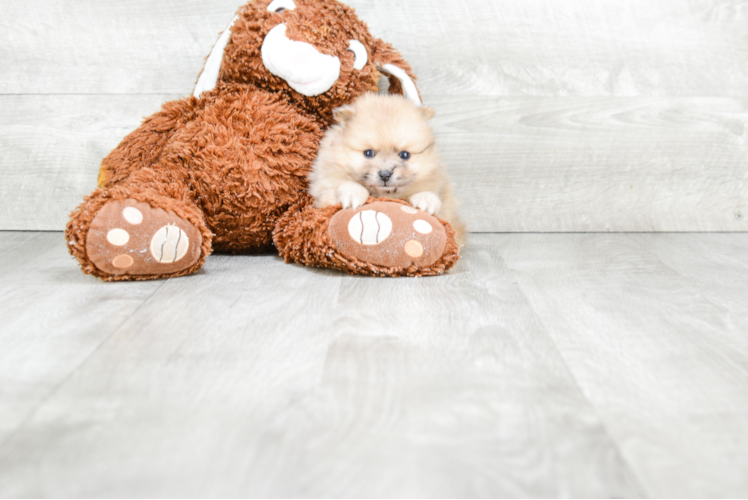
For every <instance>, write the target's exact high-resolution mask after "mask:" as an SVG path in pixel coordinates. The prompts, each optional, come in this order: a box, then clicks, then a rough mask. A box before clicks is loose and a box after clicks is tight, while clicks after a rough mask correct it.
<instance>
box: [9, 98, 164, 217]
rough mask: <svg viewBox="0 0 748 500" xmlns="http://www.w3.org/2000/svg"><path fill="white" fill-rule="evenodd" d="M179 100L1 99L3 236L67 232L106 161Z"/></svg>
mask: <svg viewBox="0 0 748 500" xmlns="http://www.w3.org/2000/svg"><path fill="white" fill-rule="evenodd" d="M177 97H178V96H173V95H153V96H150V95H149V96H83V95H81V96H59V95H44V96H29V95H18V96H0V108H2V110H3V113H2V114H0V199H2V203H0V229H4V230H28V229H34V230H62V229H63V228H64V227H65V223H66V222H67V219H68V214H70V212H71V211H72V210H73V209H74V208H75V207H76V206H78V204H80V203H81V202H82V201H83V196H85V195H88V194H89V193H90V192H91V191H92V190H93V189H94V188H95V187H96V177H97V174H98V171H99V165H100V164H101V160H102V159H103V158H104V157H105V156H106V155H107V154H108V153H109V151H111V150H112V149H113V148H114V147H115V146H117V144H119V142H120V141H121V140H122V139H123V138H124V137H125V136H126V135H127V134H129V133H130V132H131V131H132V130H134V129H135V128H136V127H137V126H138V125H140V123H141V122H142V120H143V117H145V116H148V115H150V114H153V113H155V112H156V111H158V110H159V109H160V107H161V103H162V102H163V101H166V100H169V99H175V98H177Z"/></svg>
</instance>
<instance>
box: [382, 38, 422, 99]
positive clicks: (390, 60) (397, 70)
mask: <svg viewBox="0 0 748 500" xmlns="http://www.w3.org/2000/svg"><path fill="white" fill-rule="evenodd" d="M374 61H375V62H376V65H377V69H378V70H379V71H380V72H381V73H384V74H386V75H387V78H388V79H389V81H390V93H392V94H402V95H404V96H405V97H407V98H408V99H410V100H411V101H413V102H414V103H416V105H418V106H422V105H423V102H422V101H421V94H420V93H419V92H418V87H416V82H415V81H416V77H415V75H414V74H413V70H412V69H411V68H410V64H408V63H407V62H406V61H405V59H403V56H401V55H400V53H399V52H398V51H397V50H396V49H395V48H394V47H393V46H392V45H390V44H389V43H386V42H383V41H382V40H377V41H376V44H375V48H374Z"/></svg>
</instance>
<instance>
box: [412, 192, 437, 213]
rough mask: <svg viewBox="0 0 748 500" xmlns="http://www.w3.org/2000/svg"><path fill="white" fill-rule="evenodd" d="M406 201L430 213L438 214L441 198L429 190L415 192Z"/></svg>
mask: <svg viewBox="0 0 748 500" xmlns="http://www.w3.org/2000/svg"><path fill="white" fill-rule="evenodd" d="M408 201H409V202H410V204H411V205H413V206H414V207H416V208H417V209H419V210H423V211H424V212H428V213H429V214H431V215H436V214H438V213H439V210H441V209H442V200H440V199H439V197H438V196H437V195H436V194H434V193H432V192H431V191H423V192H422V193H416V194H414V195H413V196H411V197H410V199H409V200H408Z"/></svg>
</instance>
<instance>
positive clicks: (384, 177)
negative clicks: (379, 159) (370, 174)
mask: <svg viewBox="0 0 748 500" xmlns="http://www.w3.org/2000/svg"><path fill="white" fill-rule="evenodd" d="M391 177H392V172H390V171H389V170H380V171H379V178H380V179H382V182H387V181H388V180H390V178H391Z"/></svg>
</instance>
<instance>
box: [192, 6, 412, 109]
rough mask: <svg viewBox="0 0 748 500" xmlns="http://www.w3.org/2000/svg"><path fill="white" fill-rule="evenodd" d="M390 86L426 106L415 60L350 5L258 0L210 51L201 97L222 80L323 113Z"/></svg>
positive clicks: (244, 9) (243, 10)
mask: <svg viewBox="0 0 748 500" xmlns="http://www.w3.org/2000/svg"><path fill="white" fill-rule="evenodd" d="M382 73H385V74H386V75H387V76H388V78H389V80H390V92H394V93H402V94H404V95H405V96H406V97H408V98H410V99H412V100H414V101H416V102H417V103H418V104H420V97H419V94H418V90H417V88H416V86H415V83H414V80H415V77H414V76H413V73H412V71H411V69H410V65H408V63H407V62H405V60H404V59H403V58H402V56H401V55H400V54H399V53H398V52H397V51H396V50H395V49H394V48H392V46H391V45H389V44H388V43H385V42H383V41H381V40H379V39H377V38H374V37H373V36H372V35H371V34H370V33H369V29H368V28H367V26H366V24H365V23H363V22H362V21H361V20H359V19H358V17H356V14H355V12H354V10H353V9H352V8H351V7H348V6H346V5H343V4H341V3H340V2H337V1H336V0H254V1H251V2H249V3H248V4H246V5H245V6H244V7H242V8H241V9H240V10H239V13H238V14H237V16H236V17H235V18H234V20H233V21H232V24H231V25H229V27H228V28H227V29H226V31H225V32H224V33H223V35H221V38H220V39H219V40H218V42H217V43H216V45H215V47H214V48H213V51H212V52H211V54H210V56H209V57H208V61H207V62H206V64H205V68H204V70H203V72H202V74H201V76H200V79H199V80H198V83H197V86H196V88H195V95H196V96H198V97H199V96H200V95H201V94H202V93H203V92H205V91H209V90H212V89H213V88H215V86H216V85H217V84H218V83H219V82H223V83H250V84H252V85H255V86H257V87H259V88H262V89H264V90H268V91H271V92H284V93H287V94H288V95H289V96H290V97H291V98H292V99H294V100H295V101H297V102H301V103H303V104H304V105H305V106H306V107H307V108H308V109H310V110H312V111H314V112H316V113H317V114H319V115H320V116H321V117H323V118H325V119H327V120H328V121H330V120H332V111H333V109H335V108H337V107H339V106H342V105H344V104H347V103H349V102H351V101H352V100H353V99H355V98H356V97H358V96H359V95H361V94H363V93H365V92H371V91H373V92H376V91H378V90H379V87H378V82H379V79H380V77H381V76H382Z"/></svg>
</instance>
